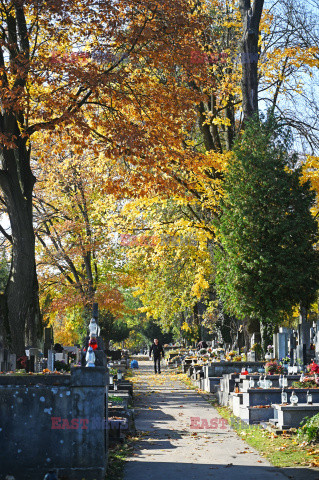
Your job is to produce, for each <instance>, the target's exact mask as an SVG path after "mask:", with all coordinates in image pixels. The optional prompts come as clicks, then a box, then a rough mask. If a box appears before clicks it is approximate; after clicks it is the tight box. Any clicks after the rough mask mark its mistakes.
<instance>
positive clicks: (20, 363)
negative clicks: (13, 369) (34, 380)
mask: <svg viewBox="0 0 319 480" xmlns="http://www.w3.org/2000/svg"><path fill="white" fill-rule="evenodd" d="M27 360H28V357H27V356H26V355H22V356H21V357H19V358H17V369H19V370H25V369H26V367H27Z"/></svg>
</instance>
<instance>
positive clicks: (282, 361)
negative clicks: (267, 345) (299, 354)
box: [280, 355, 290, 365]
mask: <svg viewBox="0 0 319 480" xmlns="http://www.w3.org/2000/svg"><path fill="white" fill-rule="evenodd" d="M280 363H281V365H284V364H287V363H290V357H289V355H287V356H286V357H282V358H281V359H280Z"/></svg>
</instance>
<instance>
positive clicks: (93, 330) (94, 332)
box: [89, 318, 100, 337]
mask: <svg viewBox="0 0 319 480" xmlns="http://www.w3.org/2000/svg"><path fill="white" fill-rule="evenodd" d="M89 331H90V337H98V336H99V335H100V327H99V326H98V324H97V323H96V320H95V318H91V321H90V324H89Z"/></svg>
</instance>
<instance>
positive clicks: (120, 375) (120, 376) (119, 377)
mask: <svg viewBox="0 0 319 480" xmlns="http://www.w3.org/2000/svg"><path fill="white" fill-rule="evenodd" d="M122 377H123V374H122V372H121V371H120V370H118V371H117V379H118V380H122Z"/></svg>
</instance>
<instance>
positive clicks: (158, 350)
mask: <svg viewBox="0 0 319 480" xmlns="http://www.w3.org/2000/svg"><path fill="white" fill-rule="evenodd" d="M152 352H153V355H154V359H155V358H160V357H161V354H162V357H163V358H164V350H163V347H162V345H161V344H160V343H158V344H157V345H155V343H153V345H152V346H151V348H150V356H151V355H152Z"/></svg>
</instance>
